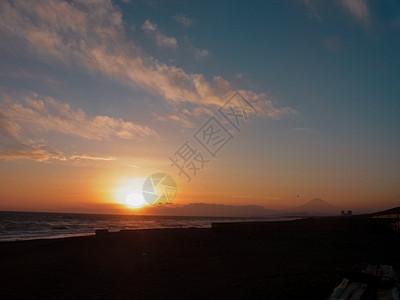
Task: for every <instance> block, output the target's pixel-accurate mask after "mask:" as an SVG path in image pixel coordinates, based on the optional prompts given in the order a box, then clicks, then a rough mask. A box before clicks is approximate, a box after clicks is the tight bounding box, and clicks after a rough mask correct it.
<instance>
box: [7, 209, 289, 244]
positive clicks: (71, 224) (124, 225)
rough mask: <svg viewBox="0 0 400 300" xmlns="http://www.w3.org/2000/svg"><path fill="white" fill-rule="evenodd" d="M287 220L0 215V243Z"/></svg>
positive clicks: (67, 214) (70, 214) (31, 214)
mask: <svg viewBox="0 0 400 300" xmlns="http://www.w3.org/2000/svg"><path fill="white" fill-rule="evenodd" d="M288 219H290V218H267V217H263V218H256V217H254V218H236V217H171V216H141V215H104V214H103V215H95V214H75V213H39V212H6V211H0V242H6V241H17V240H32V239H48V238H63V237H71V236H82V235H93V234H94V232H95V230H96V229H109V230H110V231H119V230H121V229H152V228H189V227H197V228H211V223H213V222H249V221H277V220H279V221H283V220H288Z"/></svg>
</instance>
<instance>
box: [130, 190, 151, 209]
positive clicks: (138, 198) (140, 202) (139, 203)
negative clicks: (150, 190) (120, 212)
mask: <svg viewBox="0 0 400 300" xmlns="http://www.w3.org/2000/svg"><path fill="white" fill-rule="evenodd" d="M125 203H126V206H128V207H129V208H141V207H143V206H145V205H146V204H147V202H146V200H145V199H144V197H143V195H142V194H140V193H132V194H129V195H128V196H126V199H125Z"/></svg>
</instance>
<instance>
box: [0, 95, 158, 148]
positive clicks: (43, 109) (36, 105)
mask: <svg viewBox="0 0 400 300" xmlns="http://www.w3.org/2000/svg"><path fill="white" fill-rule="evenodd" d="M0 109H1V115H0V132H3V133H5V134H7V135H8V136H11V137H14V138H17V139H20V138H21V135H22V134H23V133H24V132H30V133H47V132H57V133H61V134H65V135H69V136H75V137H81V138H85V139H89V140H97V141H100V140H109V139H110V138H111V137H118V138H121V139H133V138H136V137H143V136H157V134H156V132H155V131H153V130H152V129H150V128H149V127H146V126H140V125H136V124H133V123H132V122H126V121H124V120H122V119H119V118H111V117H108V116H93V117H91V116H89V115H87V114H86V113H85V112H84V111H83V110H82V109H72V108H71V106H70V105H69V104H65V103H60V102H58V101H56V100H54V99H53V98H47V99H46V100H40V99H31V98H27V99H26V101H25V104H21V103H19V102H15V101H12V100H11V99H9V98H7V99H6V100H5V101H4V102H2V103H0Z"/></svg>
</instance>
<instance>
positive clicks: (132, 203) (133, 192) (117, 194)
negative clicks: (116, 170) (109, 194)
mask: <svg viewBox="0 0 400 300" xmlns="http://www.w3.org/2000/svg"><path fill="white" fill-rule="evenodd" d="M144 180H145V178H144V177H128V178H121V179H119V180H118V182H117V184H116V187H115V188H114V189H113V197H114V199H115V202H117V203H119V204H122V205H124V206H126V207H127V208H142V207H144V206H146V205H147V204H148V203H147V202H146V200H145V199H144V197H143V193H142V187H143V182H144Z"/></svg>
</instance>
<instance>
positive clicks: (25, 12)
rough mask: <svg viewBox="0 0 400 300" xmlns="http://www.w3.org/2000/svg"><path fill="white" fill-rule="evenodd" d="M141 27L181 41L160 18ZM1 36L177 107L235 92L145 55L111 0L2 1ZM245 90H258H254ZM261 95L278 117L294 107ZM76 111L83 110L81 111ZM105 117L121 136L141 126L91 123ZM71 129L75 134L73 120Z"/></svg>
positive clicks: (218, 80) (206, 103)
mask: <svg viewBox="0 0 400 300" xmlns="http://www.w3.org/2000/svg"><path fill="white" fill-rule="evenodd" d="M143 27H144V30H146V31H148V32H149V33H151V34H153V35H154V36H155V37H156V38H157V36H159V43H161V44H164V45H169V46H170V47H177V42H176V40H175V39H173V38H169V37H165V36H163V35H162V34H161V33H160V31H159V29H158V27H157V25H156V24H153V23H151V22H150V21H146V22H145V23H144V24H143ZM4 33H5V34H4ZM1 37H4V38H7V39H8V40H10V39H11V40H12V41H14V42H18V43H19V44H20V45H21V47H18V48H17V49H14V50H15V51H19V49H27V51H26V52H25V55H31V56H34V58H35V59H43V61H45V62H46V63H48V62H49V61H51V60H53V61H54V60H57V61H60V62H63V63H64V64H66V65H68V66H69V67H70V66H83V67H85V68H87V69H88V70H90V71H91V72H93V71H97V72H102V73H103V74H105V75H107V76H108V77H109V78H110V79H112V80H115V81H119V82H121V83H124V84H131V85H134V86H139V87H141V88H143V89H145V90H147V91H149V92H151V93H155V94H158V95H161V96H162V97H163V98H164V99H165V100H166V101H167V102H168V103H170V104H172V106H173V107H176V106H179V105H184V104H186V103H191V104H194V105H195V107H210V106H213V105H221V104H222V103H223V102H224V101H225V97H226V95H227V94H229V93H230V92H232V90H231V88H230V84H229V82H227V81H226V80H224V79H223V78H222V77H219V76H216V77H214V78H213V79H212V80H211V81H207V80H206V79H205V77H204V76H203V75H202V74H191V73H187V72H185V71H184V70H183V69H181V68H178V67H175V66H170V65H166V64H163V63H161V62H159V61H157V60H156V59H154V58H152V57H150V56H148V55H146V54H145V53H144V51H143V50H142V49H141V48H139V47H137V46H136V45H135V44H134V43H133V42H132V41H129V40H127V37H126V35H125V28H124V23H123V21H122V15H121V12H120V11H119V9H118V8H117V7H116V6H114V5H113V3H112V2H111V1H110V0H98V1H96V2H90V1H79V0H76V1H70V2H64V1H61V0H42V1H23V0H15V1H13V4H12V5H10V4H9V2H5V1H0V38H1ZM9 44H13V43H6V42H4V43H2V44H1V45H0V47H7V45H9ZM14 44H15V43H14ZM174 45H176V46H174ZM197 55H198V57H205V56H207V55H209V52H208V51H207V50H205V49H203V50H200V49H199V50H198V53H197ZM244 92H245V93H248V94H251V95H252V96H254V95H255V94H254V93H252V92H250V91H247V92H246V91H244ZM257 97H258V100H257V101H259V102H260V103H262V102H263V101H265V103H262V105H261V106H262V107H263V108H264V109H265V115H266V116H273V117H277V116H282V115H284V114H287V113H292V112H293V110H290V109H288V108H282V109H281V108H279V107H276V106H274V105H273V104H272V103H271V102H270V101H268V100H265V98H262V97H263V96H262V95H257ZM47 105H48V104H47ZM25 109H26V108H25ZM73 113H74V114H75V115H76V116H77V117H78V116H79V112H78V111H74V112H73ZM58 121H59V122H60V123H62V121H61V120H58ZM105 123H107V124H108V125H107V126H106V128H108V129H109V130H110V128H114V130H115V131H114V132H113V133H109V134H110V135H118V136H119V137H121V138H130V136H131V134H132V133H133V132H134V133H135V134H138V132H140V130H135V129H137V127H134V128H131V127H130V126H131V125H128V124H125V123H122V121H117V120H114V119H108V118H107V117H101V116H99V117H98V118H97V119H91V126H90V128H94V127H96V126H99V127H101V126H103V125H104V124H105ZM99 124H102V125H99ZM124 124H125V125H124ZM124 126H125V127H124ZM122 127H124V128H125V129H122ZM61 128H64V130H66V129H65V127H61ZM115 128H119V129H115ZM42 129H43V128H42ZM69 130H71V132H75V134H76V130H75V131H74V127H73V126H72V129H71V128H70V129H69ZM95 132H97V131H95ZM106 132H110V131H106ZM85 134H86V135H87V136H88V137H90V138H94V137H95V139H96V138H100V137H99V135H100V133H93V132H87V131H86V133H85ZM104 134H105V135H107V133H104Z"/></svg>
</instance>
